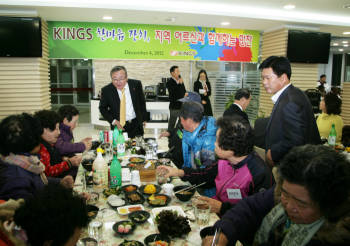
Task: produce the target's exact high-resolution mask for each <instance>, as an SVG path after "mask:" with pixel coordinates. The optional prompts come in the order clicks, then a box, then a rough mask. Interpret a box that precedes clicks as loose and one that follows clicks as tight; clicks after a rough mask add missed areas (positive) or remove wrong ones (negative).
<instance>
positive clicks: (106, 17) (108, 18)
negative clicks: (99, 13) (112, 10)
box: [102, 16, 113, 20]
mask: <svg viewBox="0 0 350 246" xmlns="http://www.w3.org/2000/svg"><path fill="white" fill-rule="evenodd" d="M102 19H104V20H112V19H113V18H112V16H103V18H102Z"/></svg>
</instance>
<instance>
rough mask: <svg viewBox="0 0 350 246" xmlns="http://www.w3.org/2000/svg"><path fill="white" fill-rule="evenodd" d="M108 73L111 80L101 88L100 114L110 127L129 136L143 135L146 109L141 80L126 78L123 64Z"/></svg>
mask: <svg viewBox="0 0 350 246" xmlns="http://www.w3.org/2000/svg"><path fill="white" fill-rule="evenodd" d="M110 74H111V79H112V82H111V83H110V84H108V85H106V86H105V87H103V88H102V90H101V100H100V106H99V109H100V112H101V114H102V115H103V117H104V118H105V119H106V120H107V121H108V122H109V123H110V124H111V129H114V127H115V126H116V127H118V129H124V130H125V131H126V132H127V133H128V136H129V137H130V138H134V137H135V136H137V135H143V124H144V123H145V122H146V120H147V111H146V101H145V96H144V94H143V90H142V84H141V81H139V80H133V79H128V74H127V71H126V68H125V67H123V66H115V67H113V68H112V70H111V73H110ZM123 106H124V108H123ZM121 112H122V113H121ZM123 112H124V113H123ZM123 115H124V116H123Z"/></svg>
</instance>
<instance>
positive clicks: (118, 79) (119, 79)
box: [112, 77, 127, 82]
mask: <svg viewBox="0 0 350 246" xmlns="http://www.w3.org/2000/svg"><path fill="white" fill-rule="evenodd" d="M126 79H127V77H124V78H112V81H113V82H122V81H125V80H126Z"/></svg>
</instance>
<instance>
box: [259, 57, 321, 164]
mask: <svg viewBox="0 0 350 246" xmlns="http://www.w3.org/2000/svg"><path fill="white" fill-rule="evenodd" d="M259 69H261V70H262V72H261V77H262V83H263V86H264V87H265V90H266V92H267V93H270V94H273V96H272V97H271V100H272V101H273V102H274V107H273V110H272V113H271V116H270V120H269V122H268V124H267V127H266V137H265V147H266V161H267V162H268V163H269V164H270V165H271V166H274V165H275V164H278V163H279V161H280V160H281V159H282V158H283V156H284V155H285V154H287V152H288V151H289V150H290V149H291V148H292V147H294V146H298V145H304V144H319V143H321V139H320V134H319V132H318V128H317V125H316V121H315V117H314V114H313V111H312V106H311V104H310V101H309V99H308V98H307V96H306V95H305V94H304V92H302V91H301V90H300V89H299V88H297V87H294V86H293V85H292V84H291V82H290V77H291V74H292V71H291V66H290V63H289V61H288V59H287V58H286V57H277V56H270V57H268V58H267V59H266V60H264V61H263V62H262V63H261V65H260V67H259Z"/></svg>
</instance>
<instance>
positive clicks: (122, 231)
mask: <svg viewBox="0 0 350 246" xmlns="http://www.w3.org/2000/svg"><path fill="white" fill-rule="evenodd" d="M135 228H136V225H135V224H134V223H133V222H132V221H130V220H122V221H118V222H116V223H115V224H114V225H113V231H114V232H115V234H116V235H117V236H126V235H130V234H131V233H132V232H133V231H134V230H135Z"/></svg>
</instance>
